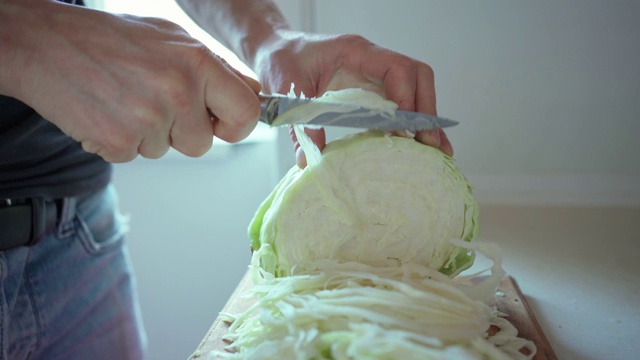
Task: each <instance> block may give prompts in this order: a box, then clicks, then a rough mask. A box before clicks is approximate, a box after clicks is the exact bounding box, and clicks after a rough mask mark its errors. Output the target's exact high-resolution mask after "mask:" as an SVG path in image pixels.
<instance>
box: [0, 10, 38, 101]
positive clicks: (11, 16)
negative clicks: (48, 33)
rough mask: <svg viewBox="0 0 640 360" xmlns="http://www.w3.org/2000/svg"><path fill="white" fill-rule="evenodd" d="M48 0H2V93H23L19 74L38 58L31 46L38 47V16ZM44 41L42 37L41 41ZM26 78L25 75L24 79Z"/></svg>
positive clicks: (0, 80) (0, 51)
mask: <svg viewBox="0 0 640 360" xmlns="http://www.w3.org/2000/svg"><path fill="white" fill-rule="evenodd" d="M45 2H46V1H42V0H40V1H37V0H0V24H2V26H0V94H2V95H7V96H11V97H20V85H21V83H22V81H21V76H20V74H21V73H22V72H23V70H24V69H25V68H26V67H29V66H30V65H29V64H32V63H33V62H36V61H38V60H37V59H35V58H33V57H31V56H29V49H33V48H35V47H38V45H39V44H38V42H39V41H37V38H38V33H39V32H40V30H41V29H42V27H41V26H40V25H42V24H41V22H40V21H39V20H38V16H39V14H41V12H42V11H43V10H42V9H39V8H41V5H43V3H45ZM40 42H41V41H40ZM23 80H24V79H23Z"/></svg>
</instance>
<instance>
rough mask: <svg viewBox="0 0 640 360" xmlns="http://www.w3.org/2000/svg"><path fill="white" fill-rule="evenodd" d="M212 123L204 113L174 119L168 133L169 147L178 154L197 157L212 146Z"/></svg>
mask: <svg viewBox="0 0 640 360" xmlns="http://www.w3.org/2000/svg"><path fill="white" fill-rule="evenodd" d="M213 134H214V132H213V122H212V120H211V117H210V116H209V114H208V113H207V112H206V111H200V112H198V113H194V114H193V116H187V117H185V118H183V119H176V121H174V123H173V127H172V128H171V131H170V141H171V144H170V145H171V147H173V148H174V149H176V150H178V151H179V152H181V153H183V154H185V155H187V156H191V157H199V156H202V155H204V154H205V153H206V152H207V151H209V149H211V146H212V145H213Z"/></svg>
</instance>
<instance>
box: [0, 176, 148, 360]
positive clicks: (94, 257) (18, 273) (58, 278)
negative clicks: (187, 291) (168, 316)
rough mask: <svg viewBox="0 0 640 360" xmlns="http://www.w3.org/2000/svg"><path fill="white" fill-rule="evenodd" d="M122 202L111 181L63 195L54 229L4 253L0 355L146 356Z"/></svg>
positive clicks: (13, 358)
mask: <svg viewBox="0 0 640 360" xmlns="http://www.w3.org/2000/svg"><path fill="white" fill-rule="evenodd" d="M117 202H118V200H117V196H116V193H115V190H114V189H113V187H111V186H109V187H107V188H105V189H103V190H101V191H98V192H96V193H93V194H90V195H87V196H83V197H71V198H65V199H64V203H63V208H62V214H61V219H60V223H59V225H58V227H57V229H55V230H54V231H52V232H50V233H49V234H47V235H46V237H45V238H44V239H42V240H41V241H40V242H39V243H38V244H36V245H34V246H31V247H21V248H16V249H12V250H7V251H4V252H0V315H1V317H0V351H1V352H0V360H22V359H30V360H34V359H47V360H54V359H66V360H69V359H71V360H73V359H94V360H95V359H98V360H99V359H110V360H111V359H119V360H120V359H136V360H138V359H143V358H144V353H145V348H146V337H145V335H144V332H143V327H142V321H141V316H140V309H139V306H138V302H137V298H136V294H135V279H134V277H133V274H132V266H131V261H130V259H129V254H128V252H127V249H126V247H125V246H124V244H123V242H124V238H125V232H126V220H125V219H123V217H122V216H121V215H119V212H118V204H117ZM0 231H1V229H0Z"/></svg>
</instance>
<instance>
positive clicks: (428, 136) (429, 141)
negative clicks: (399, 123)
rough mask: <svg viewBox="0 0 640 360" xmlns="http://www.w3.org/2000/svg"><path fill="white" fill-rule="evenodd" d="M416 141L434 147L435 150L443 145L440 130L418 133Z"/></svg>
mask: <svg viewBox="0 0 640 360" xmlns="http://www.w3.org/2000/svg"><path fill="white" fill-rule="evenodd" d="M415 139H416V140H417V141H418V142H420V143H423V144H425V145H429V146H433V147H434V148H438V147H440V145H441V144H442V139H441V137H440V129H435V130H424V131H418V132H417V133H416V136H415Z"/></svg>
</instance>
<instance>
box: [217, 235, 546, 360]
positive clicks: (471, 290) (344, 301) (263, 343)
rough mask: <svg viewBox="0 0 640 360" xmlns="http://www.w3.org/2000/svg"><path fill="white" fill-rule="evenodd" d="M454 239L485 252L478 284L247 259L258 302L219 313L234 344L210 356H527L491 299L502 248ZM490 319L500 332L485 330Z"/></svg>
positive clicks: (402, 272)
mask: <svg viewBox="0 0 640 360" xmlns="http://www.w3.org/2000/svg"><path fill="white" fill-rule="evenodd" d="M457 245H459V246H467V247H469V248H473V249H477V250H479V251H481V252H483V253H484V254H485V255H486V256H487V257H489V258H491V259H492V260H493V261H494V265H493V267H492V268H491V274H490V275H489V276H484V277H482V278H481V281H480V282H479V283H477V281H476V282H474V281H470V280H471V279H470V278H469V277H464V278H462V277H458V278H454V279H452V278H450V277H449V276H446V275H444V274H442V273H440V272H438V271H436V270H433V269H430V268H427V267H424V266H421V265H417V264H404V265H402V266H395V267H375V266H369V265H365V264H361V263H355V262H351V263H339V262H337V261H335V260H320V261H316V262H314V263H313V264H305V265H304V266H303V268H304V270H301V271H298V270H296V269H294V270H293V271H292V274H291V275H290V276H286V277H279V278H277V277H274V276H273V275H272V274H270V273H267V272H264V271H262V270H261V269H260V267H258V266H256V265H255V264H253V265H252V266H253V275H254V277H255V278H254V282H255V283H256V285H255V286H254V287H253V288H252V290H251V291H250V293H248V294H245V296H254V297H257V299H258V300H257V302H256V303H255V304H254V305H253V306H252V307H251V308H249V309H248V310H247V311H245V312H244V313H242V314H222V315H223V316H225V317H226V318H227V320H228V321H229V322H231V326H230V329H229V334H228V336H227V337H226V340H228V341H230V342H231V344H230V345H229V346H228V347H227V350H228V351H227V352H218V351H216V352H212V353H211V354H210V357H209V359H265V360H266V359H298V360H308V359H317V360H324V359H335V360H342V359H461V360H466V359H469V360H471V359H473V360H475V359H498V360H502V359H531V358H532V357H533V355H534V354H535V351H536V349H535V346H534V345H533V343H532V342H531V341H528V340H525V339H521V338H518V337H517V330H516V329H515V328H514V327H513V326H512V325H511V324H510V323H509V322H508V321H507V320H506V319H505V318H504V317H503V314H501V313H499V312H498V311H497V310H496V309H495V308H493V307H492V306H490V305H489V302H488V300H489V298H491V295H492V294H493V292H494V290H495V288H496V286H497V283H498V282H499V281H500V279H501V278H502V277H503V276H504V271H503V270H502V267H501V265H500V263H501V260H500V255H499V249H498V248H497V247H495V245H492V244H483V243H475V244H468V243H466V242H458V243H457ZM258 257H259V254H255V255H254V260H255V259H257V258H258ZM477 276H479V274H475V275H473V276H472V277H477ZM478 279H480V278H478ZM470 283H475V284H474V285H470ZM490 326H494V327H496V328H498V329H499V331H498V332H497V333H495V334H493V335H492V336H489V335H488V329H489V327H490ZM521 349H527V350H528V353H529V355H524V354H523V353H522V352H521V351H520V350H521Z"/></svg>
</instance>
